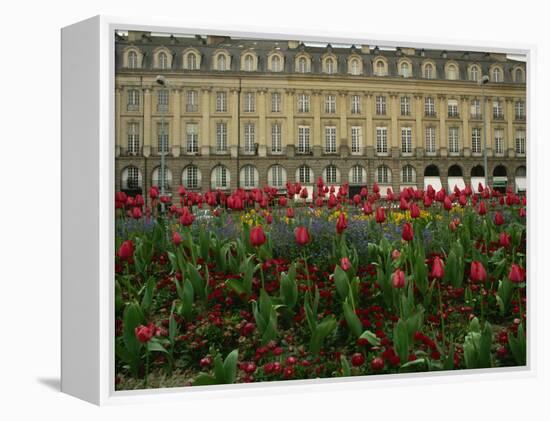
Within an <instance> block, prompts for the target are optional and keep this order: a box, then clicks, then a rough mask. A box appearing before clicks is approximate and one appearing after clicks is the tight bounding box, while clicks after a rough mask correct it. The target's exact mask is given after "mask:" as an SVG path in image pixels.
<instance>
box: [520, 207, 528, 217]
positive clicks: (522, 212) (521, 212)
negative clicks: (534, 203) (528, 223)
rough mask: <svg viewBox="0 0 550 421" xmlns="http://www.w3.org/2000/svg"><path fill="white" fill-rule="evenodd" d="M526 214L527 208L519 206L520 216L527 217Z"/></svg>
mask: <svg viewBox="0 0 550 421" xmlns="http://www.w3.org/2000/svg"><path fill="white" fill-rule="evenodd" d="M526 215H527V212H526V211H525V208H519V217H520V218H525V216H526Z"/></svg>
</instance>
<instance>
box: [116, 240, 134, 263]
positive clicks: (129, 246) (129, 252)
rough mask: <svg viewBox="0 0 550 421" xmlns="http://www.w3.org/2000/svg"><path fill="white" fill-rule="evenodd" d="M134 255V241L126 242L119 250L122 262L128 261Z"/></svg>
mask: <svg viewBox="0 0 550 421" xmlns="http://www.w3.org/2000/svg"><path fill="white" fill-rule="evenodd" d="M133 255H134V243H132V240H126V241H124V242H123V243H122V244H121V246H120V248H119V249H118V257H119V258H120V259H121V260H128V259H129V258H131V257H132V256H133Z"/></svg>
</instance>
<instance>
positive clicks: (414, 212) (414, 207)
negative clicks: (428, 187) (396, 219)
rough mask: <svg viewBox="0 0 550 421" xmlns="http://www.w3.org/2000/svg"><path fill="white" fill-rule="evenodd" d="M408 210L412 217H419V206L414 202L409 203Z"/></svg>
mask: <svg viewBox="0 0 550 421" xmlns="http://www.w3.org/2000/svg"><path fill="white" fill-rule="evenodd" d="M409 210H410V213H411V218H413V219H416V218H420V208H419V207H418V205H417V204H416V203H411V206H410V209H409Z"/></svg>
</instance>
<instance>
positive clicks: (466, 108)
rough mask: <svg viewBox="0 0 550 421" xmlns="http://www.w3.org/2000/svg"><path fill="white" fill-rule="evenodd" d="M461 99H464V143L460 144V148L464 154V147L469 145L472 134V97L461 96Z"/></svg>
mask: <svg viewBox="0 0 550 421" xmlns="http://www.w3.org/2000/svg"><path fill="white" fill-rule="evenodd" d="M460 99H461V100H462V145H459V148H458V150H459V151H461V155H464V149H465V148H466V147H467V146H468V140H469V138H468V137H469V135H470V126H469V123H470V121H469V118H470V98H469V97H467V96H461V97H460Z"/></svg>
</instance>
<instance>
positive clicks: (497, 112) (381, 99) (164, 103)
mask: <svg viewBox="0 0 550 421" xmlns="http://www.w3.org/2000/svg"><path fill="white" fill-rule="evenodd" d="M156 92H157V111H159V112H167V111H168V108H169V105H168V104H169V91H168V89H159V90H158V91H156ZM310 99H311V96H310V95H309V94H305V93H300V94H298V95H297V104H296V105H297V111H298V113H309V112H311V100H310ZM349 99H350V101H349V105H350V112H351V114H361V112H362V111H361V110H362V107H361V105H362V103H361V96H360V95H350V96H349ZM270 104H271V108H270V109H271V112H272V113H279V112H281V111H282V96H281V93H280V92H272V93H271V101H270ZM139 105H140V91H139V90H138V89H129V90H128V93H127V110H128V111H139V109H140V107H139ZM492 107H493V119H496V120H503V119H504V106H503V101H501V100H499V99H495V100H493V103H492ZM185 109H186V111H187V112H198V111H199V93H198V91H196V90H188V91H186V107H185ZM243 111H244V112H245V113H253V112H256V94H255V92H245V93H244V94H243ZM514 111H515V119H516V120H524V119H525V102H524V101H523V100H516V101H515V103H514ZM216 112H222V113H226V112H228V99H227V92H226V91H219V92H216ZM411 112H412V100H411V97H410V96H401V97H400V114H401V115H402V116H410V115H411ZM324 113H325V114H336V95H332V94H330V95H325V96H324ZM375 113H376V115H386V114H387V99H386V96H385V95H377V96H376V97H375ZM424 115H425V116H427V117H436V116H437V112H436V105H435V98H434V97H431V96H427V97H425V98H424ZM447 115H448V117H456V118H458V117H460V111H459V102H458V100H457V99H448V100H447ZM470 117H472V118H481V101H480V100H479V99H473V100H472V101H471V102H470Z"/></svg>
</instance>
